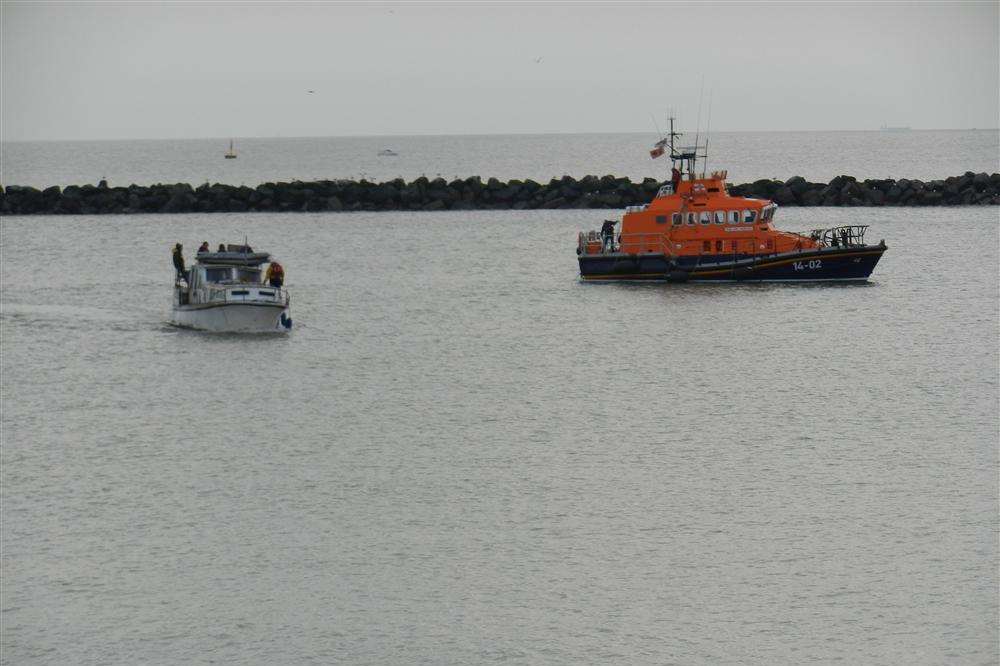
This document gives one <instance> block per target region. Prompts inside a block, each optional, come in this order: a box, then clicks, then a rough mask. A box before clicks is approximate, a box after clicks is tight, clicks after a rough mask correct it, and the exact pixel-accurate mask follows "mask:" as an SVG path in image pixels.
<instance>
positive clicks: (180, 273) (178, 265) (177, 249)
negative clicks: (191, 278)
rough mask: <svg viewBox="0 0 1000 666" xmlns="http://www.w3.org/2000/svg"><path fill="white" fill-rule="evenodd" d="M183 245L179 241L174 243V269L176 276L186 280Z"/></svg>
mask: <svg viewBox="0 0 1000 666" xmlns="http://www.w3.org/2000/svg"><path fill="white" fill-rule="evenodd" d="M183 250H184V246H183V245H181V244H180V243H177V245H174V269H176V270H177V277H179V278H181V279H182V280H184V281H185V282H187V271H186V270H184V251H183Z"/></svg>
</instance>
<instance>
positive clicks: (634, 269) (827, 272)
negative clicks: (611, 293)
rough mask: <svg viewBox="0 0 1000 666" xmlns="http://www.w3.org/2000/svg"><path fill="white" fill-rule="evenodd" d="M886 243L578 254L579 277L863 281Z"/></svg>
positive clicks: (869, 273)
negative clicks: (735, 251) (779, 250)
mask: <svg viewBox="0 0 1000 666" xmlns="http://www.w3.org/2000/svg"><path fill="white" fill-rule="evenodd" d="M885 251H886V246H885V245H858V246H852V247H839V248H838V247H826V248H822V249H818V250H808V251H799V252H786V253H783V254H769V255H757V256H750V255H737V256H735V257H734V256H733V255H704V256H700V257H679V258H677V259H672V258H671V257H667V256H665V255H663V254H623V253H610V254H585V255H580V257H579V259H580V277H581V278H582V279H584V280H594V281H599V280H624V281H658V282H819V281H857V280H867V279H868V277H869V276H870V275H871V273H872V271H873V270H874V269H875V265H876V264H877V263H878V260H879V259H881V258H882V254H883V253H884V252H885Z"/></svg>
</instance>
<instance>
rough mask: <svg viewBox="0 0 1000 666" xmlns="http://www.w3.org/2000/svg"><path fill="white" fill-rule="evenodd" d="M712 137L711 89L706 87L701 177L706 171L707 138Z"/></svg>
mask: <svg viewBox="0 0 1000 666" xmlns="http://www.w3.org/2000/svg"><path fill="white" fill-rule="evenodd" d="M711 137H712V89H711V88H709V89H708V122H707V124H706V126H705V163H704V164H703V165H702V167H701V177H702V178H704V177H705V174H706V173H708V140H709V139H710V138H711Z"/></svg>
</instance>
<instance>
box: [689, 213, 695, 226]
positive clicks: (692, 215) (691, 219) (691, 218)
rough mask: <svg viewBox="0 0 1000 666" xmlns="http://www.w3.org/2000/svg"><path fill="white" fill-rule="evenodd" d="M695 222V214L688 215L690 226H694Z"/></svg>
mask: <svg viewBox="0 0 1000 666" xmlns="http://www.w3.org/2000/svg"><path fill="white" fill-rule="evenodd" d="M695 221H696V220H695V214H694V213H688V224H694V223H695Z"/></svg>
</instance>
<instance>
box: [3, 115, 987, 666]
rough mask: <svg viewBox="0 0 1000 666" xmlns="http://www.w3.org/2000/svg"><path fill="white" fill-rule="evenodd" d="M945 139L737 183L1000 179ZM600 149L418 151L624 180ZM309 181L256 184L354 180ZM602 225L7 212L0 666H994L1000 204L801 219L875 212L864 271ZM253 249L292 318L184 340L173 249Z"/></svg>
mask: <svg viewBox="0 0 1000 666" xmlns="http://www.w3.org/2000/svg"><path fill="white" fill-rule="evenodd" d="M922 134H923V133H919V132H914V133H907V134H906V135H905V136H904V135H895V134H892V135H890V134H889V133H886V134H884V135H883V134H877V133H871V134H867V135H866V136H868V137H870V138H872V140H873V141H875V142H880V141H900V142H904V143H905V142H906V141H907V140H908V139H907V138H906V137H912V138H913V141H914V142H915V145H909V147H907V148H906V149H905V150H903V151H902V152H901V153H897V155H899V154H906V155H910V158H908V159H902V158H901V159H900V162H899V163H898V164H892V163H885V164H884V165H883V166H881V167H879V168H878V169H875V168H874V167H873V165H872V163H871V162H870V161H869V158H871V159H877V160H887V159H888V158H887V157H886V156H885V155H884V154H881V155H880V154H879V152H880V151H879V150H877V149H875V148H872V149H871V150H869V151H860V152H859V151H855V152H854V153H853V154H855V158H853V159H854V161H846V160H847V158H846V157H844V156H843V155H839V154H838V155H837V156H831V157H830V158H829V159H828V160H824V159H823V156H822V155H818V154H817V155H812V153H811V151H813V150H819V148H816V144H809V145H803V146H800V147H798V148H794V149H793V148H792V146H794V145H795V142H794V140H793V139H792V138H789V137H786V138H785V139H783V141H785V143H784V144H783V145H784V146H785V148H784V149H783V150H785V151H786V152H784V153H778V154H768V153H762V154H759V155H755V156H753V159H752V160H751V157H750V156H747V155H742V156H739V158H740V159H742V160H743V166H742V167H741V169H739V170H738V171H737V172H736V176H735V178H736V180H737V181H741V180H750V179H752V178H754V177H757V176H760V175H767V176H770V175H779V176H786V175H792V174H795V173H802V174H803V175H806V176H808V177H811V178H817V179H821V178H823V177H825V175H826V174H834V173H835V172H844V173H850V174H856V175H859V176H862V175H875V172H876V171H877V172H878V173H880V174H884V175H893V176H902V175H907V176H917V177H920V176H923V177H926V178H929V177H931V176H941V175H948V174H950V173H953V172H954V173H959V172H963V171H965V170H967V169H971V170H974V171H979V170H986V171H995V170H997V169H996V164H995V158H996V134H995V133H993V134H988V133H943V134H942V135H943V136H950V137H952V138H953V139H954V140H955V141H967V140H971V139H972V138H976V137H983V139H984V142H985V143H986V144H989V142H990V141H992V142H993V143H992V144H991V145H992V146H993V147H992V148H989V147H988V146H987V147H986V148H982V147H977V148H976V149H975V150H972V149H970V150H969V152H968V153H966V154H965V157H966V159H965V161H964V162H963V163H962V164H958V161H956V163H955V164H953V165H952V166H951V167H949V166H947V165H946V166H944V167H942V166H941V165H940V164H939V162H938V155H937V154H930V155H927V156H926V159H924V160H923V161H921V160H920V158H919V157H918V155H919V153H920V151H921V150H923V148H921V146H923V145H924V143H923V141H924V140H923V138H920V137H921V136H922ZM789 136H792V135H789ZM845 136H846V137H850V136H853V135H849V134H842V133H835V134H830V135H822V136H820V137H819V138H818V139H817V143H818V144H820V145H822V146H826V147H829V146H830V145H834V144H836V143H837V142H838V140H840V139H842V138H844V137H845ZM970 137H971V138H970ZM605 140H606V139H605V138H601V137H598V138H596V139H594V140H593V141H592V142H590V143H588V140H581V139H580V138H579V137H541V138H538V137H534V138H521V139H515V140H513V141H527V142H531V141H535V142H538V143H539V145H548V146H561V148H559V149H558V150H559V151H561V153H560V154H561V155H562V161H558V160H559V154H550V155H549V157H548V159H551V160H553V163H552V164H554V165H555V166H547V165H539V163H537V162H535V161H533V160H532V159H531V157H529V156H521V157H520V159H521V162H520V163H515V162H514V161H513V160H514V157H512V156H511V155H510V153H507V157H506V158H504V159H505V160H508V161H504V160H498V161H496V162H493V161H491V159H490V155H489V154H483V145H484V144H483V142H484V141H485V142H486V143H487V144H489V145H491V146H493V147H496V146H498V145H499V144H500V141H499V140H497V139H483V138H481V137H480V138H475V137H474V138H469V139H466V138H449V139H444V138H438V139H435V140H431V139H408V140H407V141H412V142H413V143H412V145H414V146H415V145H426V146H431V147H433V150H434V151H436V154H438V155H439V157H438V158H436V159H437V162H436V163H437V164H444V163H446V162H448V161H451V162H453V163H455V164H456V165H459V166H456V169H455V171H456V173H457V175H469V174H472V173H476V174H483V175H486V174H490V173H492V174H495V175H498V176H501V177H515V176H517V177H525V176H534V177H536V178H543V177H549V176H551V175H553V174H561V173H573V174H585V173H601V172H604V171H610V172H612V173H624V174H633V173H634V172H632V171H630V170H629V169H627V168H618V167H619V166H621V165H617V166H616V165H615V164H614V163H612V162H609V161H608V160H613V159H615V156H614V155H608V154H605V153H602V152H601V150H602V149H601V146H603V145H604V144H603V143H602V142H603V141H605ZM629 140H632V139H629ZM754 140H760V142H761V146H762V147H763V146H766V145H769V144H773V142H770V141H765V140H764V138H762V137H757V138H755V139H754ZM330 141H332V142H334V143H336V142H337V141H344V142H347V143H349V142H350V141H348V140H330ZM351 141H353V140H351ZM357 141H359V142H361V141H362V140H357ZM368 141H369V143H370V144H371V147H373V148H382V147H391V148H395V149H397V150H399V151H400V152H401V153H402V155H401V158H400V159H402V160H405V159H408V158H406V157H404V156H405V155H407V154H408V153H409V152H410V149H409V148H407V146H409V145H411V144H404V143H403V142H402V141H392V140H389V139H377V140H376V139H372V140H368ZM435 141H436V143H435ZM490 142H493V143H490ZM722 143H723V141H722V139H721V138H720V140H719V144H720V145H721V144H722ZM294 144H295V142H290V145H294ZM39 145H42V146H43V147H45V146H47V147H48V148H49V149H51V150H53V151H56V152H59V151H63V152H62V153H61V154H63V155H67V154H70V153H73V151H77V150H79V151H82V153H81V154H80V155H79V156H78V158H74V159H77V161H76V162H73V161H72V160H60V161H58V162H52V163H48V162H47V161H48V160H49V159H50V158H49V157H46V155H47V153H45V152H44V151H42V152H38V153H32V152H31V150H33V149H29V148H26V147H25V144H19V145H17V146H16V150H18V151H22V152H21V153H20V154H21V157H19V158H18V160H20V161H18V160H12V161H11V162H10V163H8V162H7V155H8V152H6V151H8V150H10V151H13V150H14V149H15V148H14V147H11V146H6V147H5V148H4V150H5V153H4V155H5V158H4V160H5V167H4V168H5V174H4V178H5V179H7V178H8V174H19V177H17V178H13V177H11V178H10V179H9V182H15V181H19V182H32V181H33V182H37V183H39V184H47V183H57V182H80V181H81V180H82V176H81V174H82V173H84V172H86V171H88V170H92V171H95V172H100V173H95V174H94V176H93V177H91V178H89V180H90V181H93V180H96V178H98V177H100V176H102V175H104V176H108V177H109V178H111V179H112V180H114V181H118V182H119V183H122V182H124V183H127V182H132V181H137V182H153V181H157V180H164V181H174V180H182V181H192V180H197V179H198V178H201V177H205V178H210V179H212V180H216V179H217V180H224V181H228V182H233V179H232V178H224V177H222V176H217V175H210V174H209V173H203V174H202V175H201V176H198V177H197V178H196V176H195V174H194V173H193V172H187V173H185V172H184V168H183V166H182V164H181V162H182V160H180V158H178V157H177V156H176V155H174V157H171V158H170V159H169V160H166V161H165V162H164V167H163V169H162V171H159V172H158V171H157V168H156V166H155V164H154V162H155V158H156V156H155V155H153V154H149V155H148V158H149V159H147V160H145V161H142V160H139V161H140V162H142V164H141V165H140V166H138V167H136V169H135V170H134V171H128V170H126V167H125V166H123V165H117V167H116V168H117V169H119V170H118V171H117V172H115V171H112V170H111V167H110V165H111V164H113V163H114V162H113V159H112V158H108V159H109V160H110V161H108V162H104V161H102V160H103V159H104V157H106V156H108V155H113V154H116V153H115V151H124V152H125V153H132V154H139V153H141V151H142V149H141V148H140V147H136V146H132V145H129V144H93V145H94V147H95V149H94V150H93V151H88V150H87V148H86V146H87V144H72V145H68V146H67V145H61V144H39ZM146 145H157V146H160V147H161V148H162V147H164V146H168V145H169V146H174V147H176V146H180V147H181V149H182V150H181V152H182V153H183V150H186V148H184V146H192V147H196V146H198V145H200V144H199V142H189V143H186V142H180V143H178V144H167V143H163V144H146ZM259 145H260V146H265V145H267V142H261V143H260V144H259ZM297 145H301V146H302V148H303V153H302V159H301V164H303V165H310V164H312V162H310V159H312V158H310V157H309V155H312V154H313V153H314V151H315V150H316V145H315V143H310V142H306V141H304V140H303V142H302V143H300V144H297ZM359 145H360V144H359ZM636 145H637V149H640V148H644V147H645V144H644V143H643V142H642V141H641V140H639V139H636ZM225 147H226V146H224V145H223V146H221V147H218V146H214V145H213V146H211V148H212V152H211V158H212V159H213V160H214V159H216V158H218V161H219V162H220V165H215V167H213V168H216V169H223V168H229V166H230V165H227V164H222V160H221V152H222V151H223V150H224V149H225ZM238 147H244V142H239V143H238ZM245 147H246V149H247V154H245V155H241V157H240V159H238V160H236V162H237V163H238V165H237V168H251V167H245V166H244V165H247V164H252V160H250V159H246V160H244V157H247V158H249V157H250V145H246V146H245ZM286 148H287V147H286ZM620 148H621V147H620V146H618V148H617V150H619V152H620ZM287 149H288V150H291V148H287ZM359 150H360V149H359ZM428 150H430V149H428ZM553 150H554V149H553ZM989 150H992V151H993V153H992V154H993V159H994V162H993V165H992V168H991V165H990V164H988V163H984V162H987V161H988V160H987V158H986V157H985V154H986V152H989ZM25 151H27V152H25ZM365 151H368V149H367V148H365ZM368 152H371V151H368ZM542 152H546V151H541V152H540V153H538V154H541V153H542ZM546 154H548V153H547V152H546ZM31 155H34V157H30V156H31ZM88 155H90V157H88ZM95 155H101V156H104V157H95ZM810 155H812V156H810ZM977 155H978V156H979V157H977ZM26 156H27V157H26ZM29 157H30V159H29ZM160 157H164V156H163V154H161V155H160ZM589 157H593V158H594V159H593V161H592V162H588V158H589ZM834 157H836V159H834ZM282 159H284V158H282ZM331 159H332V158H331ZM646 159H648V158H646ZM88 160H90V161H88ZM837 160H840V161H837ZM977 160H980V161H978V162H977ZM735 161H736V160H732V161H729V162H728V163H729V164H730V165H732V164H733V163H734V162H735ZM720 162H722V160H720ZM827 162H828V163H829V164H828V168H827V166H824V164H825V163H827ZM372 163H373V164H380V162H377V161H374V158H373V161H372ZM403 163H404V162H400V164H403ZM636 164H637V165H638V164H639V162H636ZM809 164H811V165H812V167H811V169H813V170H812V171H809V170H807V169H806V168H804V167H801V168H800V167H797V166H794V165H809ZM73 165H75V166H73ZM171 165H172V166H171ZM789 165H793V166H789ZM293 166H294V160H289V161H287V163H286V168H283V169H281V170H275V171H272V172H266V171H250V172H246V175H245V176H244V177H245V178H246V179H247V182H248V183H255V182H257V181H262V180H276V179H281V178H290V177H293V176H296V175H297V176H299V177H303V178H306V177H320V176H327V177H332V176H336V175H338V174H344V175H349V173H350V171H351V170H352V169H354V171H355V172H356V171H357V169H358V166H357V165H356V164H354V163H353V162H350V161H344V160H339V161H338V160H335V161H334V162H333V163H332V166H331V167H330V169H329V172H328V173H327V172H322V171H319V170H317V171H312V170H311V167H310V168H308V169H307V168H306V167H303V171H302V172H300V173H297V174H296V173H292V172H290V171H289V170H290V169H291V168H292V167H293ZM720 166H723V165H722V164H721V163H720ZM491 167H492V168H491ZM191 168H194V167H191ZM253 168H258V169H259V168H260V167H253ZM436 168H438V167H436V166H435V167H431V170H433V169H436ZM637 168H638V167H637ZM642 168H643V169H647V171H645V173H654V172H653V171H649V170H648V169H649V166H648V162H647V163H644V165H643V166H642ZM105 169H106V170H105ZM286 169H289V170H286ZM824 169H825V170H824ZM8 170H9V171H8ZM732 171H736V170H735V169H732V168H731V172H732ZM400 172H401V173H404V172H403V170H402V169H401V170H400ZM411 173H412V172H411ZM642 173H643V172H639V173H637V174H635V175H642ZM20 174H34V175H31V176H30V177H29V176H27V175H25V176H20ZM377 175H378V174H377ZM404 175H406V174H405V173H404ZM449 175H455V174H449ZM237 180H239V179H237ZM607 213H608V211H597V212H593V211H579V210H568V211H523V212H513V211H503V212H500V211H474V212H461V213H458V212H446V213H417V214H412V213H381V214H368V213H357V214H263V213H260V214H254V215H247V216H240V215H234V214H215V215H202V214H190V215H172V216H171V215H163V216H159V215H148V216H145V215H144V216H118V217H115V216H105V217H4V218H0V232H2V236H0V259H2V261H0V280H2V287H3V288H2V299H0V333H2V378H0V388H2V406H3V409H2V414H0V426H2V433H0V434H2V460H0V462H2V466H0V468H2V469H0V474H2V476H0V481H2V484H0V492H2V497H0V499H2V538H3V549H2V551H3V552H2V564H3V581H2V582H3V585H2V591H0V597H2V599H0V601H2V603H0V606H2V609H0V610H2V615H0V618H2V627H3V631H2V650H3V661H4V663H11V664H137V663H143V664H160V663H162V664H167V663H227V664H230V663H231V664H275V663H311V664H328V663H348V664H417V663H419V664H480V663H492V662H506V663H516V664H521V663H523V664H539V663H552V664H578V663H614V664H666V663H675V664H729V663H731V664H737V663H755V664H770V663H781V664H802V663H831V662H836V661H840V662H842V663H851V664H854V663H860V664H902V663H906V664H942V663H948V664H988V663H996V661H997V658H998V650H1000V646H998V602H997V589H998V584H1000V581H998V573H997V572H998V568H997V567H998V547H997V534H998V531H997V528H998V520H997V502H998V481H997V469H998V428H1000V422H998V411H997V404H998V395H1000V393H998V374H1000V365H998V347H997V340H998V296H1000V293H998V292H1000V288H998V275H997V265H998V264H997V262H998V240H1000V239H998V212H997V209H996V208H933V209H908V208H891V209H889V208H880V209H864V208H861V209H835V208H810V209H784V210H781V211H779V218H778V224H779V226H781V227H783V228H786V229H808V228H812V227H817V226H823V225H834V224H838V223H844V222H863V223H866V224H870V225H871V230H870V232H869V233H870V234H871V236H872V240H874V241H877V240H878V239H879V238H884V239H885V240H886V243H887V244H888V246H889V251H888V252H887V253H886V255H885V257H884V259H883V260H882V262H881V263H880V264H879V266H878V267H877V268H876V270H875V273H874V275H873V278H872V280H871V282H870V283H868V284H865V285H855V286H804V285H797V286H796V285H725V286H722V285H598V284H582V283H580V282H579V281H578V280H577V267H576V258H575V253H574V248H575V243H576V232H577V231H578V230H579V229H589V228H595V227H599V226H600V222H601V219H603V217H604V216H606V215H607ZM244 235H245V236H247V237H248V238H249V239H250V241H251V242H252V244H253V245H254V246H255V247H256V248H263V249H267V250H270V251H272V252H274V253H275V254H276V256H277V257H278V258H280V259H281V260H282V263H283V264H284V265H285V268H286V271H287V277H288V282H287V286H288V288H289V289H290V291H291V292H292V294H293V297H292V298H293V302H292V314H293V317H294V320H295V328H294V329H293V331H292V332H291V334H290V335H288V336H285V337H271V336H232V335H208V334H201V333H197V332H191V331H185V330H179V329H176V328H172V327H170V326H168V325H167V323H166V321H167V315H168V308H169V298H170V285H171V276H172V268H171V264H170V256H169V255H170V247H171V246H172V245H173V243H174V242H177V241H180V242H183V243H184V244H185V246H186V247H187V248H189V249H192V248H194V247H196V245H197V244H198V243H200V242H201V241H203V240H207V241H209V243H213V244H214V243H217V242H222V241H228V242H236V241H239V240H242V239H243V237H244Z"/></svg>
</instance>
